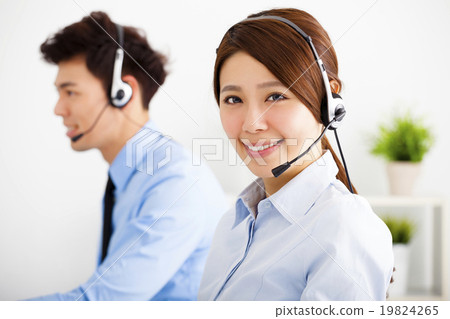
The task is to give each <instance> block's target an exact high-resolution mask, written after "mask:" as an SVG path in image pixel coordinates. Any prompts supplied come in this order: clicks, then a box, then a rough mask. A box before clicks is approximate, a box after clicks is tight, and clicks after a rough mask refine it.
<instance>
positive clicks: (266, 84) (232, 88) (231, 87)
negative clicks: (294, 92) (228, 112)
mask: <svg viewBox="0 0 450 319" xmlns="http://www.w3.org/2000/svg"><path fill="white" fill-rule="evenodd" d="M256 87H257V88H258V89H265V88H268V87H282V88H285V86H284V85H283V83H281V82H280V81H278V80H274V81H268V82H264V83H260V84H258V85H257V86H256ZM225 91H238V92H240V91H242V88H241V87H240V86H238V85H226V86H224V87H223V88H222V91H220V93H223V92H225Z"/></svg>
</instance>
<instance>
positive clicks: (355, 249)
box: [199, 9, 393, 300]
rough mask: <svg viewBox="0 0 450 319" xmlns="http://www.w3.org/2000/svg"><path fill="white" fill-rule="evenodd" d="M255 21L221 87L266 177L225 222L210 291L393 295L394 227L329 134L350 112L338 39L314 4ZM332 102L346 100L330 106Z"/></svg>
mask: <svg viewBox="0 0 450 319" xmlns="http://www.w3.org/2000/svg"><path fill="white" fill-rule="evenodd" d="M249 18H250V19H246V20H244V21H241V22H240V23H238V24H236V25H234V26H233V27H232V28H231V29H230V30H228V32H227V33H226V34H225V36H224V38H223V40H222V42H221V44H220V46H219V48H218V49H217V59H216V64H215V71H214V72H215V73H214V92H215V97H216V100H217V103H218V104H219V107H220V117H221V121H222V125H223V128H224V130H225V132H226V133H227V136H228V137H229V139H230V140H233V141H235V143H233V144H234V145H235V147H236V151H237V153H238V154H239V156H240V157H241V158H242V159H243V160H244V161H245V163H246V164H247V166H248V168H249V169H250V170H251V171H252V173H253V174H255V175H256V176H257V177H258V179H256V180H255V181H254V182H253V183H252V184H250V185H249V186H248V187H247V188H246V189H245V190H244V191H243V192H242V193H241V194H240V196H239V198H238V200H237V202H236V205H235V208H234V209H233V210H231V211H229V212H228V213H227V214H225V216H224V217H223V218H222V220H221V222H220V223H219V225H218V228H217V230H216V233H215V236H214V240H213V244H212V247H211V252H210V255H209V256H208V260H207V264H206V268H205V272H204V275H203V278H202V283H201V286H200V292H199V299H200V300H384V299H385V296H386V291H387V288H388V285H389V281H390V278H391V274H392V269H393V256H392V244H391V242H392V241H391V235H390V233H389V230H388V229H387V227H386V226H385V225H384V223H383V222H382V221H381V220H380V219H379V218H378V217H377V216H376V215H375V214H374V213H373V211H372V209H371V208H370V206H369V204H368V203H367V201H366V200H364V199H363V198H362V197H360V196H358V195H354V194H352V193H351V192H350V190H351V189H352V188H351V183H350V181H349V180H347V178H346V174H345V171H344V169H343V166H342V165H341V163H340V161H339V159H338V158H337V157H336V155H335V153H334V151H333V149H332V148H331V146H330V143H329V142H328V140H327V138H326V137H323V138H322V139H320V136H321V135H322V134H323V132H325V129H326V128H330V127H332V126H337V125H336V124H338V122H339V121H340V120H341V119H342V117H343V115H344V114H345V111H343V108H342V109H341V106H342V105H341V102H339V101H341V100H340V98H339V97H338V96H337V95H334V96H333V97H332V96H331V91H333V93H335V94H337V93H339V92H340V89H341V81H340V79H339V77H338V63H337V58H336V54H335V51H334V49H333V47H332V44H331V41H330V39H329V37H328V35H327V33H326V31H325V30H324V29H323V28H322V26H321V25H320V24H319V23H318V22H317V21H316V20H315V19H314V18H313V17H312V16H311V15H309V14H308V13H306V12H304V11H300V10H296V9H275V10H269V11H264V12H261V13H259V14H256V15H253V16H250V17H249ZM280 18H281V19H280ZM283 19H287V21H286V20H283ZM289 23H291V24H289ZM296 27H297V28H298V27H299V28H301V30H300V31H298V30H296V29H295V28H296ZM302 32H304V33H306V35H302V34H300V33H302ZM308 36H309V37H311V39H312V42H313V45H310V44H308V42H307V40H308ZM314 50H317V53H318V55H319V56H320V57H321V59H322V61H323V64H324V68H325V69H326V72H327V75H328V76H326V75H324V76H322V74H321V71H322V70H323V71H324V72H325V69H323V68H322V67H320V68H319V66H320V64H319V63H320V62H317V61H316V58H315V55H314V53H315V52H314ZM321 69H322V70H321ZM324 79H325V80H324ZM328 82H329V84H328ZM325 83H327V85H325ZM327 86H328V88H329V90H330V91H329V94H328V98H327ZM334 98H336V100H335V101H334ZM328 100H330V103H328ZM332 100H333V101H332ZM336 101H337V104H336V103H335V104H334V105H331V104H333V103H334V102H336ZM321 105H322V106H321ZM327 105H328V107H331V108H334V107H335V106H336V108H335V109H333V110H332V111H331V113H329V114H328V112H329V111H327ZM330 105H331V106H330ZM330 114H331V116H332V117H331V118H328V115H330ZM324 124H325V125H326V127H325V126H324ZM314 141H317V142H316V143H314ZM308 147H309V148H308ZM302 152H305V154H304V155H303V156H301V157H300V158H299V159H298V160H296V157H297V156H298V155H299V154H301V153H302ZM288 161H291V162H290V163H291V164H292V165H290V167H289V165H284V166H282V167H284V168H286V171H284V172H282V173H281V175H280V176H278V177H274V172H276V171H277V170H278V167H279V166H280V165H283V164H285V163H286V162H288ZM274 168H277V170H275V171H272V170H273V169H274ZM278 173H280V171H279V170H278ZM278 173H276V174H275V175H278ZM336 177H337V178H336ZM349 189H350V190H349Z"/></svg>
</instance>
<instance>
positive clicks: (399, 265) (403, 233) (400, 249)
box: [382, 216, 416, 297]
mask: <svg viewBox="0 0 450 319" xmlns="http://www.w3.org/2000/svg"><path fill="white" fill-rule="evenodd" d="M382 219H383V221H384V222H385V224H386V226H387V227H388V228H389V230H390V232H391V234H392V244H393V251H394V266H395V273H394V282H393V283H392V284H391V286H390V287H389V295H390V296H392V297H395V296H404V295H405V294H406V291H407V286H408V269H409V255H410V250H411V248H410V245H409V243H410V241H411V238H412V237H413V235H414V233H415V230H416V227H415V224H414V223H413V222H412V220H411V219H409V218H407V217H393V216H384V217H382Z"/></svg>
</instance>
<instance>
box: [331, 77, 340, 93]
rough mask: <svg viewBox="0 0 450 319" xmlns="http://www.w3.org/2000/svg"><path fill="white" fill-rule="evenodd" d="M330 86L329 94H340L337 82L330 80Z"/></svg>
mask: <svg viewBox="0 0 450 319" xmlns="http://www.w3.org/2000/svg"><path fill="white" fill-rule="evenodd" d="M330 86H331V92H333V93H338V94H339V92H341V85H340V84H339V82H338V81H336V80H331V81H330Z"/></svg>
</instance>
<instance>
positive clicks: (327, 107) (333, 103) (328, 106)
mask: <svg viewBox="0 0 450 319" xmlns="http://www.w3.org/2000/svg"><path fill="white" fill-rule="evenodd" d="M254 20H277V21H280V22H282V23H284V24H287V25H288V26H290V27H291V28H292V29H294V30H295V31H296V32H297V33H298V34H299V35H300V36H301V37H302V38H303V39H304V40H305V41H306V42H307V43H308V45H309V47H310V49H311V51H312V53H313V55H314V59H315V60H316V63H317V65H318V67H319V70H320V73H321V74H322V80H323V84H324V86H325V91H326V96H325V98H324V99H323V100H322V102H321V106H320V117H321V120H322V123H323V125H324V126H325V128H324V129H323V131H322V133H321V134H320V136H319V137H318V138H317V139H316V140H315V141H314V143H312V144H311V145H310V146H309V147H308V149H307V150H306V151H304V152H303V153H301V154H300V155H299V156H297V157H296V158H294V159H293V160H291V161H288V162H286V163H284V164H281V165H279V166H277V167H275V168H274V169H272V174H273V175H274V176H275V177H278V176H280V175H281V174H282V173H283V172H285V171H286V170H287V169H288V168H289V167H290V166H291V165H292V164H293V163H294V162H295V161H297V160H298V159H299V158H301V157H302V156H304V155H305V154H307V153H308V152H309V151H310V150H311V148H312V147H313V146H314V145H316V143H317V142H319V141H320V140H321V139H322V137H323V136H324V134H325V131H326V130H327V129H329V130H333V131H334V135H335V137H336V141H337V144H338V147H339V152H340V154H341V158H342V162H343V164H344V168H345V173H346V175H347V181H348V184H349V187H350V191H351V192H352V193H353V188H352V183H351V182H350V177H349V174H348V170H347V165H346V163H345V159H344V155H343V153H342V149H341V145H340V143H339V138H338V136H337V131H336V129H337V128H338V127H339V124H340V123H341V121H342V120H343V118H344V117H345V114H346V111H345V106H344V100H343V99H342V97H341V96H340V95H339V94H337V93H334V92H332V91H331V86H330V81H329V79H328V74H327V71H326V69H325V66H324V64H323V62H322V59H320V56H319V55H318V54H317V51H316V48H315V47H314V44H313V42H312V39H311V37H310V36H309V35H307V34H306V33H305V32H304V31H303V30H302V29H300V27H299V26H298V25H296V24H295V23H293V22H292V21H290V20H288V19H286V18H282V17H279V16H273V15H262V16H258V17H252V18H247V19H245V20H243V21H241V22H239V23H242V22H246V21H254Z"/></svg>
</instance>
